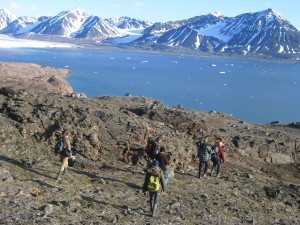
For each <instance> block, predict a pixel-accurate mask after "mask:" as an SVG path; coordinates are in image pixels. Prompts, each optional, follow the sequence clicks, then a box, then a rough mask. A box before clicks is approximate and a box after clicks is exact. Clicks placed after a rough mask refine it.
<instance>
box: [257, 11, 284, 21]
mask: <svg viewBox="0 0 300 225" xmlns="http://www.w3.org/2000/svg"><path fill="white" fill-rule="evenodd" d="M261 13H263V14H265V15H266V16H268V17H272V16H275V17H276V18H278V19H280V20H285V18H284V17H283V16H282V15H281V14H280V13H279V12H277V11H275V10H274V9H271V8H269V9H266V10H264V11H261Z"/></svg>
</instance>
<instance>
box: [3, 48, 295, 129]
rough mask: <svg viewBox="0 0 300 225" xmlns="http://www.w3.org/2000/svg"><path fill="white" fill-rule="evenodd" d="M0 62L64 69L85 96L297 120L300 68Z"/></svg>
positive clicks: (13, 56) (19, 58)
mask: <svg viewBox="0 0 300 225" xmlns="http://www.w3.org/2000/svg"><path fill="white" fill-rule="evenodd" d="M0 61H6V62H30V63H37V64H40V65H42V66H50V67H55V68H67V69H69V70H70V71H71V76H69V77H68V78H67V81H68V82H69V83H70V84H71V86H72V87H73V89H74V90H75V92H83V93H85V94H86V95H87V96H89V97H92V96H98V95H124V94H125V93H130V94H132V95H134V96H146V97H151V98H153V99H156V100H159V101H162V102H163V103H164V104H165V105H169V106H177V105H182V106H183V107H185V108H189V109H196V110H204V111H218V112H224V113H227V114H231V115H232V116H234V117H237V118H239V119H241V120H246V121H249V122H253V123H269V122H272V121H281V122H294V121H300V113H299V112H300V103H299V99H298V98H299V96H300V65H299V64H284V63H275V62H267V61H259V60H247V59H242V58H241V59H234V58H211V57H195V56H187V55H170V54H160V53H149V52H137V51H125V50H122V51H121V50H99V49H0Z"/></svg>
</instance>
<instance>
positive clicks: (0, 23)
mask: <svg viewBox="0 0 300 225" xmlns="http://www.w3.org/2000/svg"><path fill="white" fill-rule="evenodd" d="M16 19H17V16H16V15H14V14H13V13H11V12H10V11H9V10H7V9H0V30H1V29H3V28H5V27H7V25H8V24H9V23H11V22H13V21H14V20H16Z"/></svg>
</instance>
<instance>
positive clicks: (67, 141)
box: [56, 131, 72, 182]
mask: <svg viewBox="0 0 300 225" xmlns="http://www.w3.org/2000/svg"><path fill="white" fill-rule="evenodd" d="M71 137H72V134H71V132H70V131H65V132H64V134H63V136H62V140H63V151H62V152H61V154H60V160H61V162H62V163H61V166H60V170H59V173H58V175H57V178H56V181H57V182H58V181H60V180H61V176H62V175H64V174H66V173H67V170H68V160H69V158H71V157H72V149H71Z"/></svg>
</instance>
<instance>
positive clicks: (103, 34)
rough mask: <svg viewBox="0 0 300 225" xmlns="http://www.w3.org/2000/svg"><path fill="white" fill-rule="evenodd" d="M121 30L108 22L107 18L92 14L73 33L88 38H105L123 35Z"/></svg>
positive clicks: (77, 36)
mask: <svg viewBox="0 0 300 225" xmlns="http://www.w3.org/2000/svg"><path fill="white" fill-rule="evenodd" d="M121 35H122V33H120V31H119V30H118V29H117V28H115V27H113V26H111V25H110V24H108V23H107V22H106V21H105V20H103V19H101V18H100V17H98V16H90V17H89V18H88V19H87V20H86V21H85V22H84V23H83V24H82V26H81V27H80V28H79V30H78V31H77V32H75V33H73V35H72V36H73V37H74V38H87V39H97V40H99V39H105V38H107V37H117V36H121Z"/></svg>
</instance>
